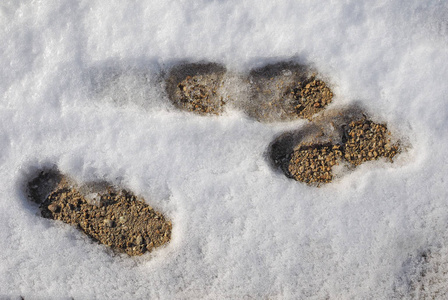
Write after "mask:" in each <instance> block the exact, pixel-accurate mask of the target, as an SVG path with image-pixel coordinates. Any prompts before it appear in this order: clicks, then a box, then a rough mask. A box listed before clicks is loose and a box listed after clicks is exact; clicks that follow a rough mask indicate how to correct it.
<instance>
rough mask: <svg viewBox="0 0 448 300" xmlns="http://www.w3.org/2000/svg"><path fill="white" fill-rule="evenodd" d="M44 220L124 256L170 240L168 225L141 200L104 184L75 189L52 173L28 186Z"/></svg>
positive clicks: (137, 253) (55, 172) (163, 218)
mask: <svg viewBox="0 0 448 300" xmlns="http://www.w3.org/2000/svg"><path fill="white" fill-rule="evenodd" d="M28 191H29V195H30V199H31V200H32V201H33V202H36V203H39V204H40V205H39V208H40V210H41V215H42V217H44V218H48V219H53V220H59V221H62V222H64V223H67V224H70V225H72V226H75V227H76V228H78V229H79V230H81V231H82V232H84V233H85V234H86V235H88V236H89V237H91V238H92V239H94V240H96V241H98V242H99V243H101V244H104V245H107V246H109V247H111V248H112V249H114V250H116V251H118V252H124V253H127V254H128V255H131V256H133V255H142V254H144V253H145V252H150V251H152V249H153V248H156V247H159V246H162V245H164V244H166V243H168V242H169V241H170V238H171V229H172V225H171V222H170V221H168V220H167V219H166V217H165V216H164V215H162V214H161V213H160V212H157V211H155V210H154V209H153V208H151V207H150V206H149V205H148V204H146V203H145V201H144V200H143V199H140V198H138V197H136V196H135V195H134V194H132V193H131V192H129V191H127V190H124V189H117V188H115V187H113V186H111V185H108V184H107V183H91V184H87V185H83V186H80V187H78V186H77V185H76V184H75V183H73V181H72V180H70V179H69V178H67V177H66V176H64V175H61V174H60V173H59V172H57V171H54V170H44V171H42V172H40V174H39V175H38V176H37V177H36V178H34V179H33V180H31V181H30V182H29V184H28Z"/></svg>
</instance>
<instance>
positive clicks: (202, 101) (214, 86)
mask: <svg viewBox="0 0 448 300" xmlns="http://www.w3.org/2000/svg"><path fill="white" fill-rule="evenodd" d="M225 73H226V68H225V67H223V66H221V65H219V64H216V63H188V64H182V65H180V66H177V67H174V68H172V69H171V71H170V73H169V75H168V78H167V79H166V91H167V93H168V97H169V99H170V100H171V102H172V103H173V104H174V105H175V106H176V107H177V108H179V109H182V110H186V111H191V112H194V113H197V114H201V115H220V114H221V113H222V112H223V111H224V107H225V105H226V102H225V101H224V97H223V93H222V88H223V80H224V79H223V78H224V74H225Z"/></svg>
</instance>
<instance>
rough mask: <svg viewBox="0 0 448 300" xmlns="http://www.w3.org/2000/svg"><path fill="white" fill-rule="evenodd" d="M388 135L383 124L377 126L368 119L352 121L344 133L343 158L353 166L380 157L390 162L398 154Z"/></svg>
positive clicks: (397, 149)
mask: <svg viewBox="0 0 448 300" xmlns="http://www.w3.org/2000/svg"><path fill="white" fill-rule="evenodd" d="M390 135H391V133H390V132H389V131H388V130H387V126H386V125H385V124H377V123H374V122H373V121H371V120H368V119H362V120H358V121H353V122H351V123H350V125H349V126H348V129H347V132H346V137H345V139H346V141H345V143H344V158H345V159H346V160H347V161H348V162H349V163H351V164H353V165H355V166H358V165H360V164H362V163H363V162H366V161H369V160H376V159H379V158H380V157H385V158H387V159H389V161H391V162H392V159H393V157H394V156H395V155H396V154H397V153H398V152H399V146H398V145H392V143H391V140H390V137H389V136H390Z"/></svg>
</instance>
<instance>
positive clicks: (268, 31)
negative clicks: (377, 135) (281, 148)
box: [0, 0, 448, 299]
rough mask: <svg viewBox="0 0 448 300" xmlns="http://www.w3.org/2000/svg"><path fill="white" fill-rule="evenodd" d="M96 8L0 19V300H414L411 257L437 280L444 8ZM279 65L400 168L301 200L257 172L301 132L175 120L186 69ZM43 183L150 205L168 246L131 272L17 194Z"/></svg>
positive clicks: (370, 172)
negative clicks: (283, 138) (359, 116)
mask: <svg viewBox="0 0 448 300" xmlns="http://www.w3.org/2000/svg"><path fill="white" fill-rule="evenodd" d="M105 3H106V2H104V1H77V2H74V1H68V0H65V1H64V0H63V1H54V0H50V1H45V2H43V1H24V0H22V1H2V3H1V4H0V28H1V29H0V41H2V42H1V43H0V70H1V71H0V95H2V97H1V102H0V178H2V179H3V180H2V183H3V184H2V185H1V186H0V194H1V196H2V197H1V198H0V228H1V230H0V241H1V243H0V298H2V299H3V298H5V299H17V297H19V296H20V295H21V296H24V297H25V298H26V299H44V298H55V299H67V298H69V297H74V298H75V299H93V298H98V299H129V298H133V299H144V298H164V299H168V298H181V299H185V298H210V299H218V298H226V297H227V298H244V297H247V298H250V297H253V298H273V299H288V298H290V299H297V298H302V299H303V298H310V299H323V298H326V297H329V298H330V299H335V298H336V299H351V298H354V299H372V298H374V299H390V298H392V297H400V296H397V295H400V294H399V293H401V295H405V297H411V296H410V295H411V293H410V292H409V286H410V285H409V284H408V282H407V280H404V279H403V278H411V277H412V276H414V274H417V273H416V270H420V269H419V268H421V267H420V266H419V265H418V264H417V262H418V255H419V253H421V252H422V251H426V250H427V249H430V248H434V247H438V248H440V249H442V250H440V251H439V252H438V253H441V254H438V255H434V258H433V260H432V261H431V264H433V265H437V264H438V263H439V264H443V263H444V258H445V257H446V251H447V250H446V249H447V247H448V239H447V238H448V237H447V235H446V233H445V231H446V227H447V222H448V202H447V196H448V195H447V189H446V186H445V184H446V182H445V181H447V180H448V162H447V160H446V157H447V156H448V139H447V138H448V136H447V135H448V134H447V132H448V131H447V130H446V127H447V125H448V109H447V108H448V102H447V97H446V95H447V94H448V85H447V84H446V78H448V67H447V61H448V47H447V43H448V21H447V16H448V4H447V3H446V2H445V1H437V0H428V1H424V2H422V1H418V0H409V1H404V0H396V1H383V0H375V1H355V0H353V1H351V0H333V1H331V0H328V1H286V0H285V1H271V2H267V1H254V0H248V1H236V0H235V1H218V0H216V1H206V0H203V1H195V2H192V1H154V0H153V1H131V2H126V3H125V2H123V1H113V0H111V1H107V4H105ZM291 59H292V60H294V61H297V62H300V63H305V64H309V65H312V66H313V67H314V68H316V69H317V70H319V71H320V74H321V75H322V77H323V78H325V80H326V81H327V82H328V83H329V84H331V86H332V88H333V91H334V93H335V95H336V96H335V99H334V103H333V104H332V105H331V106H330V107H329V109H332V108H335V107H338V106H344V105H348V104H352V103H354V102H358V103H360V104H361V105H363V106H364V107H365V108H366V110H367V111H369V112H370V113H371V114H372V115H373V116H374V117H375V118H377V119H379V120H381V121H384V122H387V124H388V127H389V128H390V129H391V130H392V131H393V132H394V134H396V135H398V136H399V137H400V138H401V139H402V140H403V141H405V142H406V143H407V144H408V145H409V147H408V148H407V150H406V151H405V152H404V153H402V154H400V156H399V157H397V160H396V162H395V163H394V164H389V163H386V162H371V163H367V164H364V165H362V166H361V167H359V168H357V169H356V170H355V171H353V172H351V173H348V174H346V175H344V176H343V177H342V178H340V179H338V180H336V181H335V182H333V183H331V184H329V185H326V186H323V187H321V188H315V187H309V186H306V185H304V184H301V183H298V182H295V181H293V180H290V179H288V178H286V177H285V176H284V175H283V174H281V173H279V172H277V171H275V170H273V169H272V168H271V166H270V164H269V161H268V159H267V158H266V151H267V148H268V145H269V143H270V142H271V141H272V140H273V139H274V138H275V137H276V136H278V135H279V134H281V133H282V132H285V131H287V130H291V129H298V128H300V127H301V126H304V125H306V123H307V122H306V121H294V122H289V123H276V124H264V123H258V122H256V121H254V120H252V119H250V118H248V117H246V116H245V115H244V114H243V113H242V112H241V111H238V110H236V109H230V110H228V111H227V112H226V113H225V114H224V115H223V116H219V117H204V116H197V115H194V114H191V113H186V112H181V111H178V110H176V109H175V108H174V107H173V106H172V105H171V104H170V103H169V101H168V99H167V96H166V93H165V92H164V87H163V81H161V79H160V78H161V76H160V75H161V74H163V73H166V72H168V71H169V69H170V68H171V67H172V66H175V65H178V64H179V63H181V62H183V61H189V62H197V61H211V62H217V63H221V64H223V65H225V66H226V68H227V69H228V70H229V72H233V73H235V74H247V73H248V72H249V71H250V70H251V69H252V68H256V67H260V66H263V65H266V64H268V63H272V62H277V61H283V60H291ZM51 165H57V166H58V167H59V169H60V170H61V171H62V172H63V173H65V174H68V175H70V176H71V177H73V178H75V179H76V180H78V181H80V182H88V181H91V180H107V181H109V182H112V183H114V184H119V185H122V186H125V187H127V188H129V189H130V190H132V191H134V192H135V193H137V194H138V195H141V196H143V197H144V198H145V199H146V201H147V202H148V203H149V204H150V205H151V206H153V207H155V208H157V209H158V210H160V211H162V212H163V213H165V214H166V215H167V216H168V217H169V218H170V220H171V221H172V223H173V234H172V241H171V242H170V243H169V244H168V245H167V246H166V247H164V248H162V249H157V250H156V251H154V252H153V253H151V254H149V255H144V256H142V257H138V258H129V257H127V256H126V255H114V254H112V253H111V252H110V251H108V250H107V248H106V247H104V246H100V245H98V244H97V243H94V242H92V241H90V240H89V239H88V238H87V237H85V236H84V235H83V234H82V233H80V232H78V231H77V230H76V229H74V228H72V227H70V226H68V225H65V224H61V223H57V222H53V221H51V220H47V219H43V218H41V217H40V216H39V210H38V208H37V207H35V206H34V205H33V204H31V203H30V202H29V201H28V200H27V197H26V195H25V193H24V190H23V186H24V183H25V182H26V181H27V180H28V179H29V176H30V174H32V173H33V172H35V170H37V169H39V168H42V167H44V166H51ZM413 258H415V259H414V260H415V261H416V262H411V263H410V262H409V260H410V259H411V260H412V259H413ZM433 265H431V266H433ZM431 268H433V267H431ZM434 268H436V267H434ZM431 274H432V273H431ZM439 275H440V274H439ZM431 276H438V275H437V274H436V275H434V274H432V275H431ZM440 276H442V275H440ZM443 276H445V277H443ZM443 276H442V277H441V279H438V280H437V282H438V283H437V285H436V286H435V287H434V289H438V288H440V280H445V279H446V275H443ZM442 282H443V281H442ZM406 293H408V294H406Z"/></svg>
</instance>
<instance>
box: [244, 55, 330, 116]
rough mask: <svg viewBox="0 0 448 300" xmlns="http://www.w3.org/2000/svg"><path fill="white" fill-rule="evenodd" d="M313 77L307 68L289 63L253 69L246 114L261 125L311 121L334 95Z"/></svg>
mask: <svg viewBox="0 0 448 300" xmlns="http://www.w3.org/2000/svg"><path fill="white" fill-rule="evenodd" d="M316 76H317V74H316V73H314V72H313V71H312V70H311V69H310V68H309V67H307V66H303V65H299V64H295V63H292V62H281V63H276V64H270V65H267V66H265V67H262V68H259V69H255V70H252V71H251V72H250V74H249V82H250V99H249V101H248V103H247V107H246V113H247V114H248V115H249V116H250V117H253V118H255V119H256V120H258V121H261V122H277V121H291V120H295V119H298V118H304V119H311V117H312V116H313V115H315V114H317V113H318V112H320V111H322V110H323V109H325V107H326V106H327V105H328V104H330V102H331V101H332V99H333V92H332V91H331V90H330V88H329V87H328V86H327V85H326V83H325V82H324V81H323V80H321V79H318V78H317V77H316Z"/></svg>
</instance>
